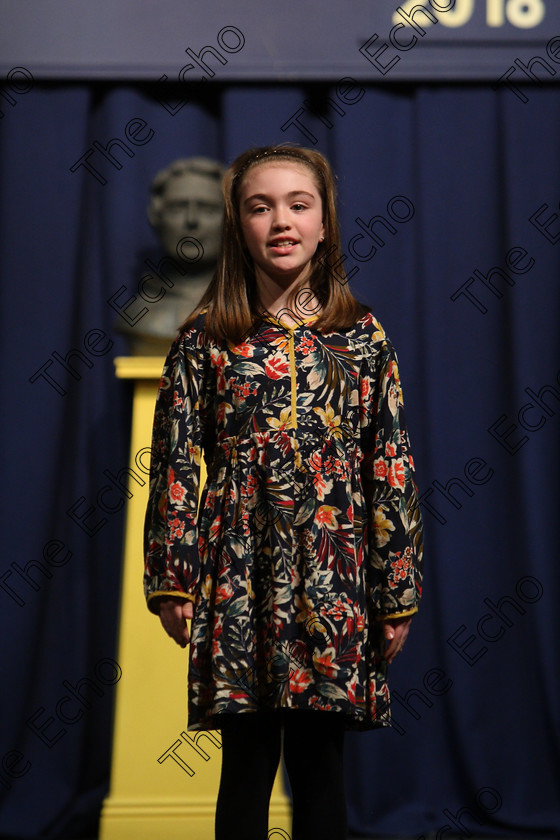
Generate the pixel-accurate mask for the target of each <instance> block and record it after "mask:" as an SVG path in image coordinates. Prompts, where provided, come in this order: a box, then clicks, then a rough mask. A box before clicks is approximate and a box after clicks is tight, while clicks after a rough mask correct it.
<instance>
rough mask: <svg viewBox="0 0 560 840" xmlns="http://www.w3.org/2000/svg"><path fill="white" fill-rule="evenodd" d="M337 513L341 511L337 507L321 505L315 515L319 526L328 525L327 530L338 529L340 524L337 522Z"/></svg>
mask: <svg viewBox="0 0 560 840" xmlns="http://www.w3.org/2000/svg"><path fill="white" fill-rule="evenodd" d="M335 511H336V512H337V513H340V510H339V509H338V508H337V507H333V506H332V505H321V507H319V508H318V509H317V513H316V514H315V522H318V523H319V525H326V526H327V528H337V527H338V523H337V521H336V516H335Z"/></svg>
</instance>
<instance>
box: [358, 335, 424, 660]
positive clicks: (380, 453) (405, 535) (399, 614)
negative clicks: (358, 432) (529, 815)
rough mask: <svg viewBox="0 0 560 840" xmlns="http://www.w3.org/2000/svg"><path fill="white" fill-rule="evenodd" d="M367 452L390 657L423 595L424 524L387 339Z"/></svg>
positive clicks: (374, 557) (376, 576) (376, 577)
mask: <svg viewBox="0 0 560 840" xmlns="http://www.w3.org/2000/svg"><path fill="white" fill-rule="evenodd" d="M378 361H379V367H378V376H377V391H376V399H375V402H374V410H373V418H372V424H371V428H370V430H369V440H370V442H371V449H370V451H369V452H368V453H367V455H366V459H365V461H366V464H367V467H366V473H367V475H366V481H367V482H368V483H369V487H370V498H371V505H370V526H371V527H370V555H371V564H372V569H371V571H372V576H371V580H372V593H371V594H372V597H373V601H374V605H375V610H376V617H377V619H378V620H381V621H384V622H385V624H384V633H385V637H386V639H387V640H388V641H389V647H388V649H387V652H386V656H387V658H388V660H389V661H390V660H391V659H392V657H393V656H394V655H395V653H396V652H398V650H400V648H401V647H402V644H403V643H404V639H405V638H406V634H407V633H408V628H409V625H410V616H412V615H413V614H414V613H416V612H417V610H418V604H419V601H420V597H421V594H422V574H423V527H422V517H421V513H420V506H419V501H418V489H417V487H416V483H415V473H414V461H413V459H412V455H411V452H410V443H409V438H408V432H407V428H406V422H405V416H404V407H403V399H402V389H401V383H400V378H399V370H398V360H397V356H396V353H395V351H394V348H393V346H392V345H391V343H390V342H389V341H388V340H387V339H384V340H383V342H382V345H381V349H380V354H379V358H378Z"/></svg>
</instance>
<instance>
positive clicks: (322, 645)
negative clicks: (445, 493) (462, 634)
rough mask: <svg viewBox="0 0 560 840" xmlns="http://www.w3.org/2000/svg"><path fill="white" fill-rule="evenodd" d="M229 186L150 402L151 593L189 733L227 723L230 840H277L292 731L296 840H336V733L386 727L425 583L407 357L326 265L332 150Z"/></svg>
mask: <svg viewBox="0 0 560 840" xmlns="http://www.w3.org/2000/svg"><path fill="white" fill-rule="evenodd" d="M224 195H225V220H224V231H223V242H222V254H221V261H220V264H219V267H218V270H217V272H216V274H215V276H214V279H213V280H212V282H211V284H210V286H209V288H208V290H207V292H206V293H205V295H204V297H203V298H202V300H201V302H200V304H199V306H198V307H197V308H196V309H195V311H194V312H193V313H192V314H191V315H190V316H189V318H187V320H186V322H185V324H184V325H183V327H182V328H181V330H180V333H179V335H178V337H177V339H176V340H175V342H174V343H173V345H172V347H171V350H170V352H169V355H168V357H167V360H166V362H165V367H164V371H163V377H162V380H161V384H160V389H159V393H158V399H157V404H156V412H155V421H154V434H153V448H152V467H151V480H150V499H149V504H148V510H147V516H146V570H145V592H146V597H147V600H148V606H149V608H150V610H152V612H154V613H156V614H159V616H160V619H161V622H162V624H163V627H164V629H165V630H166V632H167V633H168V634H169V636H171V638H173V639H174V640H175V641H176V642H177V643H178V644H179V645H181V646H182V647H185V646H186V645H187V644H188V642H189V641H190V642H191V649H190V659H189V727H188V728H189V729H190V730H196V729H221V732H222V750H223V753H222V776H221V782H220V790H219V795H218V804H217V811H216V838H217V840H237V838H242V839H243V840H265V838H266V836H267V826H268V806H269V799H270V794H271V790H272V786H273V782H274V778H275V775H276V771H277V767H278V763H279V757H280V745H281V736H282V733H283V746H284V760H285V763H286V769H287V772H288V776H289V779H290V786H291V789H292V797H293V828H292V840H303V838H315V837H325V838H329V840H342V838H345V837H346V805H345V795H344V779H343V738H344V732H345V730H346V729H361V730H365V729H370V728H374V727H378V726H388V725H389V715H388V697H389V695H388V688H387V680H386V674H387V664H388V663H390V662H392V661H393V659H394V657H395V656H396V654H397V653H398V652H399V651H400V650H401V649H402V646H403V644H404V641H405V639H406V636H407V633H408V629H409V625H410V621H411V616H412V614H413V613H415V612H416V611H417V609H418V602H419V599H420V595H421V576H422V523H421V517H420V510H419V506H418V497H417V489H416V485H415V482H414V466H413V461H412V457H411V454H410V450H409V442H408V435H407V431H406V427H405V422H404V415H403V405H402V392H401V386H400V381H399V375H398V369H397V359H396V356H395V352H394V350H393V347H392V345H391V343H390V342H389V340H388V338H387V336H386V335H385V333H384V331H383V329H382V327H381V325H380V324H379V323H378V322H377V321H376V320H375V318H374V317H373V315H372V314H371V312H370V311H369V310H368V309H367V307H365V306H363V305H361V304H359V303H358V302H357V301H356V300H355V299H354V297H353V296H352V294H351V293H350V291H349V289H348V286H347V285H346V280H345V276H344V273H343V269H342V261H341V260H339V261H338V264H337V269H336V274H333V273H332V270H329V265H330V266H332V265H333V264H334V263H336V255H339V254H340V236H339V232H338V223H337V218H336V210H335V185H334V178H333V175H332V173H331V170H330V168H329V165H328V163H327V161H326V160H325V158H324V157H323V156H322V155H321V154H319V153H318V152H316V151H311V150H307V149H302V148H298V147H290V146H275V147H264V148H258V149H251V150H249V151H248V152H245V153H244V154H242V155H240V157H238V158H237V159H236V160H235V161H234V163H233V164H232V166H231V167H230V168H229V170H228V171H227V173H226V176H225V179H224ZM322 257H323V259H322ZM202 452H204V456H205V460H206V464H207V470H208V480H207V482H206V486H205V488H204V490H203V493H202V497H201V501H200V509H199V514H198V515H197V507H198V482H199V467H200V460H201V453H202ZM191 618H192V627H191V637H189V631H188V628H187V623H186V622H187V619H191Z"/></svg>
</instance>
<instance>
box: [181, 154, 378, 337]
mask: <svg viewBox="0 0 560 840" xmlns="http://www.w3.org/2000/svg"><path fill="white" fill-rule="evenodd" d="M284 160H285V161H291V162H297V163H301V164H303V165H304V166H306V167H307V168H308V169H309V170H311V173H312V175H313V178H314V181H315V183H316V186H317V189H318V190H319V194H320V196H321V202H322V207H323V226H324V234H325V238H324V240H323V242H320V243H319V245H318V247H317V250H316V252H315V254H314V255H313V257H312V258H311V270H310V273H309V275H308V277H307V278H306V280H305V281H304V282H302V285H301V286H299V287H298V288H297V289H295V290H294V291H293V294H292V295H291V298H290V301H289V306H293V305H294V300H295V299H296V298H297V297H298V295H300V294H301V292H302V290H303V289H311V290H312V292H313V293H314V295H315V297H316V298H317V300H318V301H319V303H320V305H321V307H322V308H321V311H320V312H319V315H318V318H317V320H316V321H315V322H314V324H313V328H314V329H318V330H320V331H322V332H334V331H336V330H340V329H344V328H346V327H351V326H353V324H355V323H356V321H357V320H358V319H359V318H361V317H362V315H364V314H365V313H366V312H367V311H368V309H367V307H366V306H364V305H363V304H361V303H358V301H357V300H356V299H355V298H354V296H353V295H352V293H351V292H350V290H349V288H348V285H347V280H346V274H345V272H344V268H343V265H342V263H341V262H340V263H339V265H337V276H336V277H335V276H333V275H332V274H331V273H330V272H329V270H328V269H327V268H326V267H325V266H324V265H323V264H322V263H321V257H322V255H323V254H325V255H326V254H328V255H329V262H330V263H331V264H332V263H334V262H336V261H337V260H338V259H339V258H340V255H341V246H340V232H339V229H338V219H337V215H336V207H335V201H336V185H335V179H334V175H333V172H332V170H331V168H330V165H329V163H328V161H327V159H326V158H325V157H324V156H323V155H322V154H321V153H320V152H316V151H314V150H312V149H305V148H302V147H301V146H292V145H281V146H260V147H257V148H252V149H249V150H248V151H246V152H243V154H241V155H239V157H237V158H236V159H235V160H234V161H233V163H232V164H231V166H230V167H229V169H228V170H227V171H226V173H225V175H224V180H223V192H224V202H225V214H224V226H223V233H222V250H221V255H220V260H219V263H218V268H217V269H216V272H215V274H214V277H213V278H212V280H211V282H210V285H209V286H208V289H207V290H206V292H205V293H204V295H203V296H202V298H201V300H200V302H199V303H198V305H197V307H196V308H195V309H194V310H193V312H191V314H190V315H189V317H188V318H187V319H186V321H185V322H184V324H183V325H182V327H181V329H184V328H186V327H189V326H190V325H191V324H192V323H193V321H194V320H195V318H196V317H197V315H198V314H199V313H200V312H201V311H202V310H203V309H207V314H206V322H205V330H206V332H207V333H208V334H209V335H211V336H212V337H213V338H214V339H216V340H218V341H220V340H223V339H227V340H229V341H232V342H234V343H238V342H240V341H242V340H243V339H244V338H245V337H246V336H247V335H249V334H251V332H253V331H254V330H255V329H256V327H257V325H258V323H259V322H260V321H261V320H262V317H263V315H264V314H265V313H264V312H263V310H262V307H261V308H260V309H259V300H258V290H257V286H256V280H255V267H254V263H253V259H252V257H251V256H250V254H249V251H248V250H247V246H246V244H245V240H244V237H243V232H242V229H241V220H240V214H239V189H240V186H241V183H242V181H243V177H244V176H245V173H246V172H247V171H248V169H249V168H251V167H253V166H255V165H259V164H264V163H269V162H272V161H273V162H276V161H284ZM338 278H340V279H338ZM311 314H312V313H311V312H310V315H311Z"/></svg>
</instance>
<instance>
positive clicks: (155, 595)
mask: <svg viewBox="0 0 560 840" xmlns="http://www.w3.org/2000/svg"><path fill="white" fill-rule="evenodd" d="M154 598H183V599H185V600H186V601H192V602H193V603H194V602H195V601H196V595H189V594H188V593H187V592H170V591H168V590H165V589H158V590H157V591H156V592H150V594H149V595H148V600H147V603H148V604H149V603H150V601H151V600H153V599H154Z"/></svg>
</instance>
